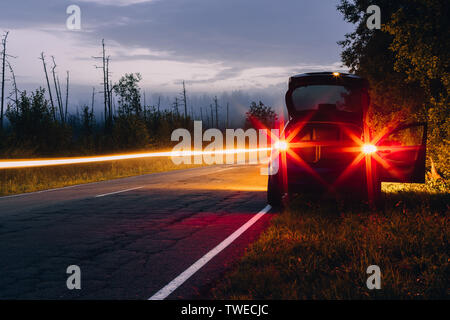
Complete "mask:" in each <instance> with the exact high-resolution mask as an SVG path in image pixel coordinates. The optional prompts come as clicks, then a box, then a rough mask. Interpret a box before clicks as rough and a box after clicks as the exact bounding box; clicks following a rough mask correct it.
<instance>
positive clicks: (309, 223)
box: [211, 184, 450, 299]
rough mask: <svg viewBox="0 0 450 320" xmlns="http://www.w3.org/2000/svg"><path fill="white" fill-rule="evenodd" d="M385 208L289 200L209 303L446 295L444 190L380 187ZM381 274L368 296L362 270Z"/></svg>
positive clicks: (449, 272) (449, 270)
mask: <svg viewBox="0 0 450 320" xmlns="http://www.w3.org/2000/svg"><path fill="white" fill-rule="evenodd" d="M383 190H384V191H385V194H386V209H385V210H384V211H378V212H377V211H372V210H369V209H368V208H367V207H365V206H364V205H349V204H342V203H338V202H336V201H324V200H323V199H321V200H320V201H318V200H316V201H311V200H310V199H301V198H297V199H295V200H294V202H293V203H292V204H291V205H290V207H289V208H288V209H287V210H285V211H284V212H283V213H281V214H279V215H278V216H276V217H275V218H274V219H273V220H272V223H271V226H270V227H269V228H268V229H267V230H266V231H265V232H264V233H263V234H262V235H261V236H260V238H259V239H258V240H257V241H256V242H255V243H253V244H252V245H251V246H250V248H249V249H248V251H247V252H246V254H245V255H244V257H243V258H242V259H241V261H239V262H238V263H237V264H236V266H235V267H234V269H233V270H231V271H230V272H229V273H228V274H226V275H225V277H224V278H223V279H222V280H220V282H219V283H218V284H217V286H216V287H215V288H214V289H213V290H212V292H211V294H212V297H213V298H215V299H376V298H380V299H414V298H419V299H421V298H425V299H426V298H447V299H448V297H449V293H450V292H449V287H450V286H449V285H450V282H449V279H450V268H449V261H450V260H449V252H450V250H449V249H450V247H449V236H450V230H449V219H448V218H449V217H448V212H449V203H450V201H449V200H450V194H449V192H448V190H445V187H441V188H440V190H439V188H430V187H426V186H418V185H396V184H386V185H384V186H383ZM373 264H375V265H378V266H379V267H380V269H381V274H382V278H381V281H382V282H381V286H382V289H381V290H368V289H367V287H366V280H367V277H368V275H367V274H366V269H367V267H368V266H369V265H373Z"/></svg>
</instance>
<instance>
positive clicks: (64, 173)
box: [0, 158, 199, 196]
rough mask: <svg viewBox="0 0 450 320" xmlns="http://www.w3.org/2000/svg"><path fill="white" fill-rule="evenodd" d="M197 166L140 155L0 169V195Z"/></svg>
mask: <svg viewBox="0 0 450 320" xmlns="http://www.w3.org/2000/svg"><path fill="white" fill-rule="evenodd" d="M198 166H199V165H175V164H174V163H173V162H172V160H171V159H170V158H142V159H130V160H120V161H106V162H98V163H90V164H77V165H63V166H51V167H36V168H21V169H7V170H0V196H4V195H11V194H17V193H23V192H33V191H39V190H45V189H52V188H60V187H66V186H70V185H75V184H81V183H88V182H96V181H103V180H110V179H116V178H124V177H130V176H137V175H141V174H148V173H156V172H163V171H171V170H180V169H187V168H193V167H198Z"/></svg>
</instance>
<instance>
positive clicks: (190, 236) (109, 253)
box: [0, 166, 273, 299]
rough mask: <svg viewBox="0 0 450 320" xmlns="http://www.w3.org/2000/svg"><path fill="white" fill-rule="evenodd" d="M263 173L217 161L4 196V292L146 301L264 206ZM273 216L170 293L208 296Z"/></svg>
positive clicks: (0, 224) (0, 223)
mask: <svg viewBox="0 0 450 320" xmlns="http://www.w3.org/2000/svg"><path fill="white" fill-rule="evenodd" d="M266 178H267V177H264V176H261V175H260V174H259V167H258V166H214V167H203V168H196V169H188V170H180V171H171V172H165V173H156V174H149V175H142V176H137V177H131V178H124V179H116V180H110V181H104V182H98V183H90V184H84V185H78V186H73V187H67V188H61V189H55V190H48V191H44V192H36V193H30V194H22V195H17V196H9V197H1V198H0V299H148V298H150V297H152V296H153V295H155V293H157V292H158V291H160V290H161V289H163V288H165V287H166V286H167V285H168V284H170V283H171V282H172V281H173V280H174V279H175V278H177V277H178V276H179V275H180V274H181V273H183V272H184V271H185V270H186V269H188V268H189V267H190V266H191V265H193V264H194V263H195V262H197V261H198V260H199V259H201V258H202V257H203V256H204V255H205V254H207V253H208V252H210V251H211V250H212V249H214V248H215V247H216V246H217V245H218V244H220V243H221V242H223V241H224V240H225V239H226V238H227V237H229V236H230V235H231V234H233V233H234V232H235V231H236V230H237V229H239V228H240V227H241V226H242V225H244V224H245V223H246V222H247V221H249V220H250V219H251V218H252V217H254V216H255V214H257V213H258V212H260V211H261V210H262V209H263V208H265V207H266V200H265V190H266ZM272 214H273V213H271V212H269V213H268V214H265V215H263V216H262V217H261V218H260V219H259V220H258V221H257V222H256V223H255V224H253V225H252V226H251V227H250V228H249V229H248V230H246V231H245V232H244V233H243V234H242V235H241V236H240V237H238V238H237V239H236V240H235V241H233V242H232V243H231V244H230V245H229V246H227V247H226V248H225V249H224V250H222V251H220V252H219V253H218V254H217V255H216V256H214V257H213V258H212V259H211V260H210V261H209V262H208V263H207V264H206V265H204V266H203V267H202V268H200V269H199V270H198V271H197V272H195V273H194V274H193V275H192V276H191V277H190V278H189V279H187V280H186V281H185V282H184V283H183V284H182V285H180V286H178V287H176V289H175V290H174V291H173V292H171V293H170V295H168V296H167V299H196V298H205V297H208V291H209V289H210V288H211V286H213V285H214V284H215V282H216V281H217V280H218V279H220V277H221V276H222V275H223V273H224V272H225V271H226V270H227V269H228V268H229V267H230V265H232V264H233V263H234V262H236V261H237V259H238V258H239V257H240V256H241V255H242V254H243V253H244V250H245V248H246V247H247V246H248V245H249V244H250V243H251V242H253V241H254V240H255V239H256V238H257V236H258V235H259V233H260V232H261V231H262V230H263V229H264V228H265V227H266V226H267V224H268V221H269V220H270V218H271V216H272ZM70 265H77V266H79V267H80V270H81V289H80V290H76V289H75V290H68V289H67V286H66V280H67V278H68V277H69V274H67V273H66V269H67V267H68V266H70Z"/></svg>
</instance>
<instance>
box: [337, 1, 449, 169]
mask: <svg viewBox="0 0 450 320" xmlns="http://www.w3.org/2000/svg"><path fill="white" fill-rule="evenodd" d="M372 4H375V5H378V6H379V7H380V9H381V17H382V28H381V30H369V29H368V28H367V26H366V21H367V18H368V15H367V14H366V9H367V7H368V6H370V5H372ZM449 6H450V2H449V1H441V0H377V1H372V0H353V1H349V0H341V3H340V5H339V6H338V10H339V11H341V12H342V13H343V15H344V19H345V20H346V21H348V22H350V23H353V24H355V25H356V28H355V31H354V32H352V33H350V34H347V35H346V36H345V40H343V41H341V42H339V44H340V45H341V46H342V47H343V49H344V50H343V52H342V55H341V56H342V61H343V62H344V64H345V65H346V66H348V67H349V68H350V69H351V71H353V72H355V73H357V74H359V75H361V76H363V77H365V78H367V79H368V80H369V82H370V85H371V89H370V91H371V92H370V93H371V97H372V104H371V110H370V113H369V114H370V117H369V125H370V126H371V127H372V128H374V129H375V130H377V129H379V128H381V127H383V126H385V125H386V123H387V122H389V121H402V120H427V121H428V123H429V132H428V135H429V141H428V145H429V154H430V155H431V157H432V159H433V160H434V161H435V162H436V164H437V165H438V167H439V168H440V169H441V171H442V172H447V170H448V167H449V150H448V149H449V147H448V133H449V131H450V126H449V107H448V102H449V101H448V96H449V82H450V80H449V65H448V64H449V41H448V39H449V38H450V34H449V32H450V31H449V30H450V28H449V20H448V16H449V13H450V12H449ZM447 176H448V172H447Z"/></svg>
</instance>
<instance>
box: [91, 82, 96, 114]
mask: <svg viewBox="0 0 450 320" xmlns="http://www.w3.org/2000/svg"><path fill="white" fill-rule="evenodd" d="M94 102H95V87H92V104H91V112H92V114H94Z"/></svg>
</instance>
